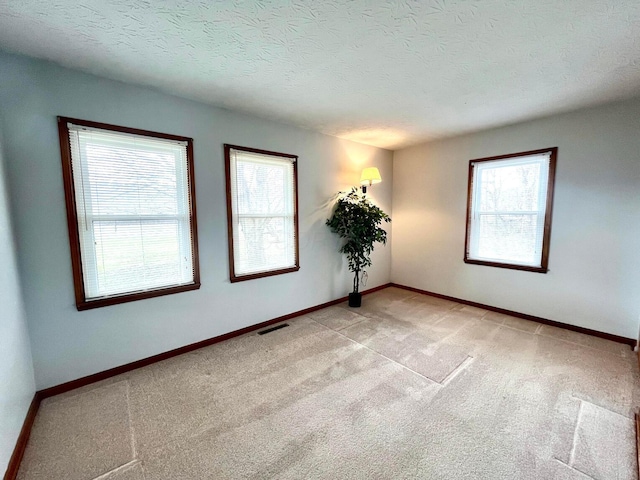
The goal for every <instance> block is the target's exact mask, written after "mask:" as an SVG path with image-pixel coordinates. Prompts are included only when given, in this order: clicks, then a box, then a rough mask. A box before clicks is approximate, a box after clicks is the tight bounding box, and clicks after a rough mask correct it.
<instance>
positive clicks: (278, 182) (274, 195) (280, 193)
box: [236, 161, 293, 215]
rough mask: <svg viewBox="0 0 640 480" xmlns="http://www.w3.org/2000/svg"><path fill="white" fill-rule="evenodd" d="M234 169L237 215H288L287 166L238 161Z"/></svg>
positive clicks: (288, 166)
mask: <svg viewBox="0 0 640 480" xmlns="http://www.w3.org/2000/svg"><path fill="white" fill-rule="evenodd" d="M236 169H237V170H236V171H237V174H236V181H237V187H236V188H237V192H238V212H237V213H238V214H239V215H242V214H251V213H253V214H256V213H261V214H274V215H284V214H286V213H289V208H287V206H288V205H287V198H286V197H287V195H286V194H287V190H288V188H286V187H285V185H286V180H287V173H289V172H288V171H287V170H289V169H290V165H282V164H280V165H273V164H261V163H251V162H245V161H238V162H237V166H236ZM290 213H293V212H290Z"/></svg>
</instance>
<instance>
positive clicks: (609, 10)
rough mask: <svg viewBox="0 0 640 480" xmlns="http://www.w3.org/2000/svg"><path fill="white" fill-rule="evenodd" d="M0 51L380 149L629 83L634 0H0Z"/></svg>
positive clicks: (559, 107) (636, 71) (637, 82)
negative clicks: (32, 57)
mask: <svg viewBox="0 0 640 480" xmlns="http://www.w3.org/2000/svg"><path fill="white" fill-rule="evenodd" d="M0 49H4V50H7V51H11V52H18V53H23V54H26V55H31V56H35V57H39V58H45V59H49V60H52V61H54V62H57V63H59V64H62V65H65V66H68V67H72V68H76V69H80V70H85V71H88V72H91V73H94V74H97V75H101V76H105V77H109V78H114V79H118V80H123V81H127V82H131V83H137V84H142V85H149V86H153V87H155V88H158V89H160V90H163V91H165V92H169V93H172V94H176V95H180V96H184V97H188V98H192V99H196V100H200V101H203V102H206V103H210V104H213V105H218V106H222V107H226V108H229V109H233V110H238V111H243V112H247V113H251V114H254V115H258V116H261V117H264V118H268V119H273V120H277V121H280V122H284V123H289V124H293V125H298V126H301V127H304V128H309V129H312V130H317V131H321V132H324V133H328V134H330V135H336V136H339V137H343V138H349V139H352V140H356V141H359V142H363V143H368V144H372V145H377V146H380V147H385V148H391V149H394V148H399V147H403V146H407V145H410V144H414V143H418V142H420V141H423V140H429V139H434V138H438V137H443V136H450V135H455V134H459V133H464V132H469V131H473V130H479V129H483V128H488V127H492V126H498V125H504V124H508V123H513V122H516V121H521V120H525V119H529V118H534V117H539V116H543V115H547V114H551V113H556V112H560V111H567V110H572V109H576V108H579V107H582V106H586V105H591V104H596V103H601V102H605V101H609V100H614V99H619V98H627V97H631V96H635V95H639V94H640V1H638V0H476V1H474V0H411V1H409V0H397V1H392V0H389V1H384V0H369V1H349V0H306V1H303V0H290V1H284V0H281V1H279V0H273V1H214V0H47V1H43V0H0Z"/></svg>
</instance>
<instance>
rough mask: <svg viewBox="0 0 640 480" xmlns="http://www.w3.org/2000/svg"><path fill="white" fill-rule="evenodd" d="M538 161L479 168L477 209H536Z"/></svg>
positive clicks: (488, 210)
mask: <svg viewBox="0 0 640 480" xmlns="http://www.w3.org/2000/svg"><path fill="white" fill-rule="evenodd" d="M539 192H540V163H538V162H536V163H527V164H523V165H507V166H498V167H494V168H482V169H481V170H480V207H479V208H480V211H482V212H499V211H537V210H538V194H539Z"/></svg>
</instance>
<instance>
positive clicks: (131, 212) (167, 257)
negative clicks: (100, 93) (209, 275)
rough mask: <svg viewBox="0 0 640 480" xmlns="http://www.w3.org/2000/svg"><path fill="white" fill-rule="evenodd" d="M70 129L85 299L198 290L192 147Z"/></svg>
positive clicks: (178, 143) (123, 134) (125, 134)
mask: <svg viewBox="0 0 640 480" xmlns="http://www.w3.org/2000/svg"><path fill="white" fill-rule="evenodd" d="M67 127H68V130H69V145H70V149H71V166H72V170H73V183H74V191H75V203H76V211H77V223H78V233H79V241H80V250H81V259H82V275H83V282H84V292H85V297H86V300H88V301H90V300H95V299H99V298H103V297H109V296H114V295H122V294H128V293H134V292H146V291H151V290H156V289H160V288H166V287H173V286H181V285H187V284H192V283H194V262H193V252H192V239H191V231H192V230H191V214H190V204H189V184H188V181H189V177H188V164H187V142H179V141H174V140H167V139H162V138H157V137H147V136H142V135H134V134H128V133H120V132H116V131H110V130H103V129H98V128H91V127H86V126H80V125H74V124H71V123H69V124H68V125H67Z"/></svg>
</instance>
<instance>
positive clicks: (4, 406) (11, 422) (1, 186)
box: [0, 137, 35, 474]
mask: <svg viewBox="0 0 640 480" xmlns="http://www.w3.org/2000/svg"><path fill="white" fill-rule="evenodd" d="M34 393H35V383H34V378H33V365H32V361H31V347H30V345H29V336H28V332H27V323H26V319H25V314H24V305H23V301H22V293H21V291H20V281H19V278H18V269H17V264H16V255H15V249H14V242H13V235H12V228H11V220H10V215H9V205H8V192H7V188H6V184H5V173H4V161H3V155H2V138H1V137H0V473H2V474H4V472H5V470H6V467H7V465H8V463H9V458H10V457H11V454H12V453H13V449H14V447H15V445H16V440H17V439H18V434H19V433H20V429H21V428H22V423H23V422H24V419H25V415H26V413H27V410H28V409H29V404H30V403H31V399H32V398H33V394H34Z"/></svg>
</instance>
